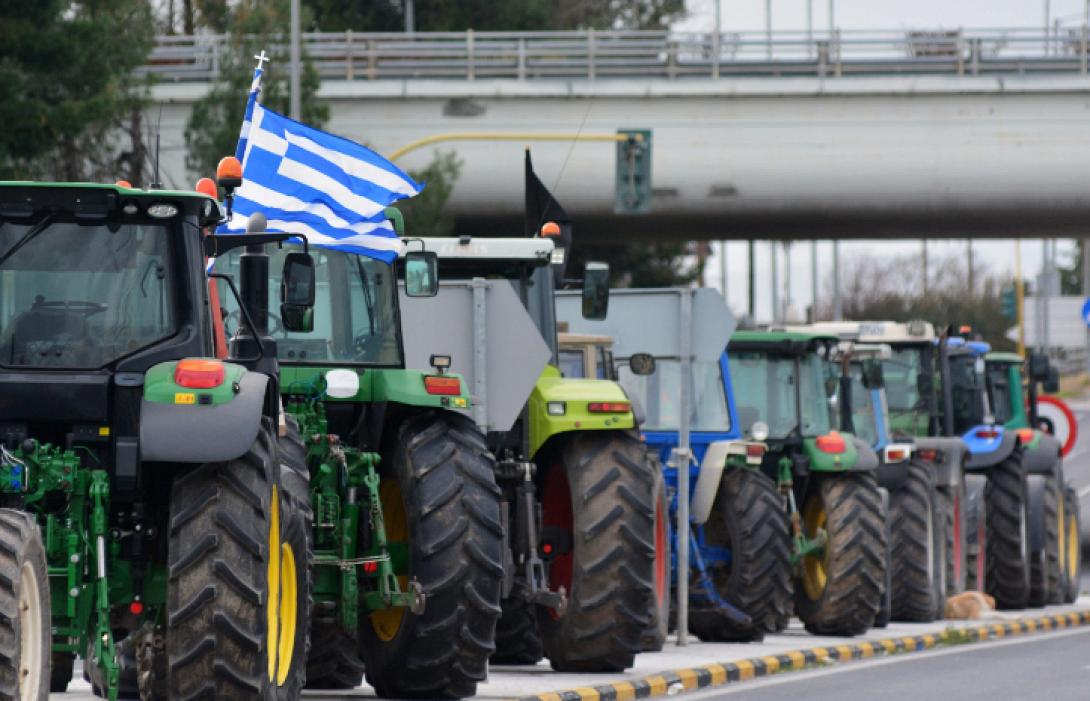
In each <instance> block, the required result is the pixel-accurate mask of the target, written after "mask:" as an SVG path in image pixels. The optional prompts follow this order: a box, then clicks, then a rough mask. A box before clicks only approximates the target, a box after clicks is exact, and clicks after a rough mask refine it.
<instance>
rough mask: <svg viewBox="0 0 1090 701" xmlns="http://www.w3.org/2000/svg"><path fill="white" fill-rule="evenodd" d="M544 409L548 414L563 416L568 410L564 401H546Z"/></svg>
mask: <svg viewBox="0 0 1090 701" xmlns="http://www.w3.org/2000/svg"><path fill="white" fill-rule="evenodd" d="M545 411H546V412H548V414H549V416H563V415H564V414H566V413H567V412H568V406H567V404H565V403H564V402H548V403H547V404H546V405H545Z"/></svg>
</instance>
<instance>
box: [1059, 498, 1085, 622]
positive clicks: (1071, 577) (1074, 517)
mask: <svg viewBox="0 0 1090 701" xmlns="http://www.w3.org/2000/svg"><path fill="white" fill-rule="evenodd" d="M1063 518H1064V529H1063V551H1062V554H1063V565H1064V566H1063V602H1064V603H1065V604H1073V603H1075V600H1076V599H1078V598H1079V570H1080V569H1081V567H1082V543H1080V542H1079V539H1080V537H1081V536H1080V535H1079V534H1080V532H1081V531H1080V527H1081V523H1080V520H1081V519H1080V514H1079V495H1078V494H1077V493H1076V492H1075V488H1074V487H1072V486H1070V485H1065V486H1064V498H1063Z"/></svg>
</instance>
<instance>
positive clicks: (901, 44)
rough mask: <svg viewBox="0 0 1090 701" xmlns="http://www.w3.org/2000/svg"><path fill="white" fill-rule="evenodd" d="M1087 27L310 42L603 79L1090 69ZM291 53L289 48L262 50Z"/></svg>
mask: <svg viewBox="0 0 1090 701" xmlns="http://www.w3.org/2000/svg"><path fill="white" fill-rule="evenodd" d="M1087 37H1088V33H1087V29H1086V27H1077V28H1074V29H1063V28H1059V27H1057V28H1055V29H1054V30H1051V31H1048V32H1045V31H1044V30H1043V29H1041V28H1036V29H1026V28H1003V29H973V30H969V29H957V30H938V31H929V30H910V31H904V30H901V31H839V30H838V31H834V32H831V33H829V32H825V33H808V32H775V33H764V32H721V33H718V34H717V33H714V32H703V33H701V32H672V31H594V30H585V31H565V32H474V31H472V30H469V31H466V32H432V33H417V34H404V33H383V34H376V33H358V32H351V31H349V32H338V33H307V34H304V35H303V41H304V47H305V51H306V54H307V55H308V56H309V58H310V60H312V61H313V62H314V65H315V66H316V67H317V69H318V72H319V73H320V74H321V76H322V78H324V79H334V80H337V79H340V80H410V79H449V80H475V79H496V78H500V79H514V80H536V79H550V78H552V79H557V78H559V79H590V80H594V79H604V78H666V79H675V78H678V79H680V78H687V77H701V78H709V77H710V78H718V77H721V76H733V75H738V76H742V75H745V76H762V75H763V76H815V75H816V76H842V75H868V74H870V75H882V74H891V73H892V74H897V73H904V74H947V75H949V74H954V75H988V74H1011V73H1015V74H1019V73H1042V72H1052V73H1078V74H1086V72H1087ZM266 48H267V49H269V50H270V52H271V53H273V54H274V55H286V53H287V52H286V47H285V46H275V45H274V46H270V47H266ZM231 50H233V49H232V48H231V45H230V44H229V42H228V40H227V37H225V36H223V35H197V36H160V37H158V38H157V39H156V43H155V47H154V49H153V50H152V52H151V55H150V57H149V58H148V61H147V64H146V65H145V66H144V67H143V68H142V69H141V72H142V73H145V74H147V73H150V74H153V75H155V76H156V77H157V78H158V79H160V80H162V81H208V80H212V79H214V78H215V77H216V76H217V75H218V73H219V67H220V63H221V59H222V57H223V56H224V55H225V53H226V52H228V51H231Z"/></svg>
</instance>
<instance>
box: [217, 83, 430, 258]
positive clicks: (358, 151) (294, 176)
mask: <svg viewBox="0 0 1090 701" xmlns="http://www.w3.org/2000/svg"><path fill="white" fill-rule="evenodd" d="M261 73H262V70H261V68H260V67H258V69H257V70H255V71H254V82H253V85H252V86H251V88H250V98H249V101H248V103H247V105H246V119H245V121H244V122H243V124H242V131H241V133H240V134H239V142H238V150H237V152H236V157H237V158H238V159H239V160H240V161H241V162H242V187H240V188H238V189H237V190H236V191H235V202H234V216H233V217H232V218H231V221H229V222H227V223H226V224H224V225H222V226H221V227H220V232H221V233H243V232H245V231H246V223H247V222H248V221H249V218H250V215H251V214H254V213H255V212H258V211H260V212H261V213H262V214H264V215H265V217H266V218H267V220H268V231H270V232H284V233H298V234H303V235H304V236H306V237H307V241H308V242H309V243H310V244H311V245H315V246H324V247H326V248H334V249H337V250H342V251H348V252H351V253H358V254H361V255H365V256H369V257H372V258H378V259H381V260H384V261H387V262H391V261H393V260H394V259H396V258H397V255H398V253H399V252H400V251H401V245H402V244H401V240H400V239H399V238H398V236H397V233H396V232H395V231H394V228H393V226H392V225H391V224H390V222H389V221H388V220H387V219H386V215H385V209H386V207H387V206H389V205H391V204H393V203H394V202H396V201H398V200H401V199H404V198H406V197H412V196H413V195H416V194H418V193H419V192H420V191H421V190H423V189H424V186H423V185H421V184H419V183H417V182H415V181H414V180H413V179H412V178H410V177H409V176H408V175H406V174H405V173H404V172H402V170H401V169H400V168H398V167H397V166H395V165H394V164H393V163H390V162H389V161H387V160H386V159H385V158H383V157H382V156H380V155H378V154H377V153H375V152H374V151H372V150H371V149H369V148H367V147H365V146H361V145H360V144H357V143H355V142H354V141H349V140H348V139H343V138H341V137H339V136H334V135H333V134H329V133H326V132H324V131H321V130H320V129H315V128H313V127H309V126H307V125H305V124H300V123H299V122H296V121H294V120H291V119H288V118H287V117H284V116H283V115H280V114H277V113H276V112H273V111H272V110H270V109H266V108H265V107H262V106H261V104H260V103H259V102H258V101H257V97H258V94H259V92H260V82H261Z"/></svg>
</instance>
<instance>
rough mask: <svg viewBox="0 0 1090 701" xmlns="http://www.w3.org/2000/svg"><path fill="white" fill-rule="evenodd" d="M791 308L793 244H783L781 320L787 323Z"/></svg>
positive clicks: (787, 242)
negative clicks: (788, 312)
mask: <svg viewBox="0 0 1090 701" xmlns="http://www.w3.org/2000/svg"><path fill="white" fill-rule="evenodd" d="M790 308H791V242H790V241H784V242H783V311H782V312H781V313H780V318H782V319H783V320H784V322H785V323H786V322H787V321H789V319H788V318H787V311H788V310H789V309H790Z"/></svg>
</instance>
